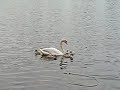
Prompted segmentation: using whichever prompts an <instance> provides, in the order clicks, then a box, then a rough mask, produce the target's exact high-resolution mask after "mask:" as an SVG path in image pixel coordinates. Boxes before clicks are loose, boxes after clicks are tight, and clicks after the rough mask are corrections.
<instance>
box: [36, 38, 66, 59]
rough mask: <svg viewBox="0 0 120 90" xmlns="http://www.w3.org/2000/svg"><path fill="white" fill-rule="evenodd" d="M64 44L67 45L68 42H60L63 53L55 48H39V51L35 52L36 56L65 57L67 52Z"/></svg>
mask: <svg viewBox="0 0 120 90" xmlns="http://www.w3.org/2000/svg"><path fill="white" fill-rule="evenodd" d="M63 43H65V44H67V40H62V41H61V42H60V48H61V51H60V50H58V49H56V48H53V47H50V48H39V49H38V50H35V52H36V55H41V56H48V57H53V56H55V57H56V56H63V55H64V54H65V51H64V50H63Z"/></svg>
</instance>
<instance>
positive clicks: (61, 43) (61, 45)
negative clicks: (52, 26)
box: [60, 42, 65, 53]
mask: <svg viewBox="0 0 120 90" xmlns="http://www.w3.org/2000/svg"><path fill="white" fill-rule="evenodd" d="M60 48H61V50H62V53H64V52H65V51H64V49H63V42H60Z"/></svg>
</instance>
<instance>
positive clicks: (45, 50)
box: [42, 47, 63, 55]
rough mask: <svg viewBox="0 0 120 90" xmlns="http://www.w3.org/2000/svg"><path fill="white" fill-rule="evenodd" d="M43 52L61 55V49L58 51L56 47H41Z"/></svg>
mask: <svg viewBox="0 0 120 90" xmlns="http://www.w3.org/2000/svg"><path fill="white" fill-rule="evenodd" d="M42 50H43V51H44V52H48V53H50V54H52V55H63V53H62V52H61V51H59V50H58V49H56V48H52V47H51V48H43V49H42Z"/></svg>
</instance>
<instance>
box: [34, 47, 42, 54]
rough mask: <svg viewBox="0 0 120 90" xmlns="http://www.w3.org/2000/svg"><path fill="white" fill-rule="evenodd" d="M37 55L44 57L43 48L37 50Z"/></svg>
mask: <svg viewBox="0 0 120 90" xmlns="http://www.w3.org/2000/svg"><path fill="white" fill-rule="evenodd" d="M35 55H41V56H42V55H43V53H42V50H41V48H38V49H37V50H35Z"/></svg>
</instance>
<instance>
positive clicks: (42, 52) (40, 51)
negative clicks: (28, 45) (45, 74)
mask: <svg viewBox="0 0 120 90" xmlns="http://www.w3.org/2000/svg"><path fill="white" fill-rule="evenodd" d="M37 51H38V52H39V53H40V54H41V55H43V54H44V55H49V54H50V53H49V52H46V51H43V50H42V49H41V48H39V49H38V50H37Z"/></svg>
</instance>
